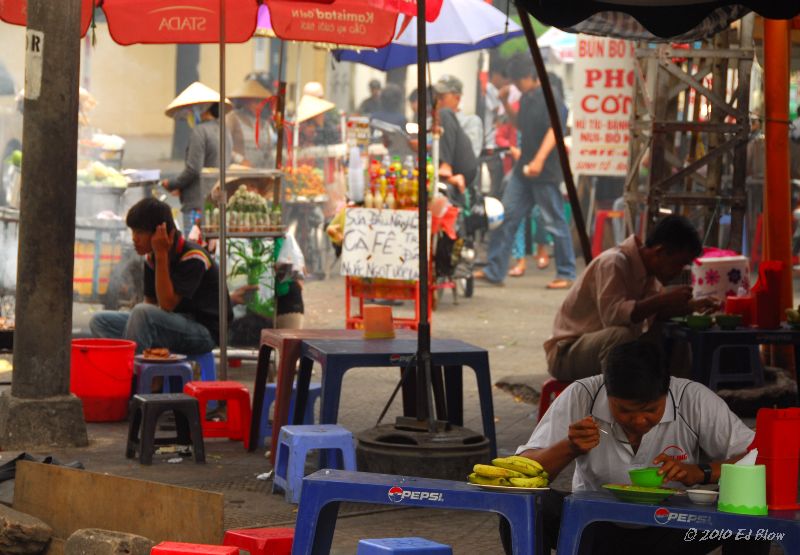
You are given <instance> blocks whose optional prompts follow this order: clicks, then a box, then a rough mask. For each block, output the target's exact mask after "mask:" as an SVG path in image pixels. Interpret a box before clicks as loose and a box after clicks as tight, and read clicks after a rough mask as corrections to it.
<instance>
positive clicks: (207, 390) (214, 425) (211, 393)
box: [183, 381, 250, 449]
mask: <svg viewBox="0 0 800 555" xmlns="http://www.w3.org/2000/svg"><path fill="white" fill-rule="evenodd" d="M183 392H184V393H186V394H187V395H191V396H192V397H194V398H195V399H197V400H198V401H199V402H200V423H201V425H202V427H203V437H227V438H228V439H233V440H237V441H243V442H244V448H245V449H247V448H248V447H249V443H250V392H249V391H247V388H246V387H245V386H243V385H242V384H240V383H239V382H232V381H228V382H217V381H214V382H189V383H187V384H186V385H185V386H184V387H183ZM209 401H227V403H228V419H227V420H224V421H222V422H212V421H209V420H206V404H207V403H208V402H209Z"/></svg>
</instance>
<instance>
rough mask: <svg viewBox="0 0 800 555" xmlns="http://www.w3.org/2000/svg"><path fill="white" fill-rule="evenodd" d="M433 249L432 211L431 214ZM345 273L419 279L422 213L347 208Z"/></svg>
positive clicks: (343, 249) (343, 268)
mask: <svg viewBox="0 0 800 555" xmlns="http://www.w3.org/2000/svg"><path fill="white" fill-rule="evenodd" d="M428 220H429V221H428V230H429V231H428V233H429V237H428V248H429V249H430V244H431V242H430V228H431V227H430V214H429V215H428ZM342 275H345V276H358V277H366V278H386V279H406V280H418V279H419V213H418V212H417V211H416V210H377V209H374V208H349V209H347V211H346V212H345V224H344V241H343V242H342Z"/></svg>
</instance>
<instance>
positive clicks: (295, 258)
mask: <svg viewBox="0 0 800 555" xmlns="http://www.w3.org/2000/svg"><path fill="white" fill-rule="evenodd" d="M276 263H277V265H278V267H279V268H280V267H281V266H284V267H287V266H288V267H290V268H291V272H290V273H291V275H293V276H298V277H299V278H300V279H302V278H303V277H304V270H305V267H306V259H305V257H304V256H303V251H302V250H300V245H299V244H298V243H297V239H295V238H294V235H293V234H292V233H287V234H286V237H285V239H284V241H283V246H282V247H281V252H279V253H278V259H277V261H276Z"/></svg>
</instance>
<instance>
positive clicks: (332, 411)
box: [295, 339, 497, 458]
mask: <svg viewBox="0 0 800 555" xmlns="http://www.w3.org/2000/svg"><path fill="white" fill-rule="evenodd" d="M416 353H417V341H416V339H414V340H409V339H370V340H366V339H361V340H357V341H352V340H350V341H343V340H311V339H309V340H304V341H303V344H302V358H301V360H300V373H299V375H298V378H297V398H296V401H295V412H296V414H299V415H302V414H303V411H304V410H305V404H306V397H307V392H308V384H309V383H310V381H311V368H312V367H313V363H314V362H317V363H319V364H320V365H321V366H322V399H321V402H320V423H321V424H336V419H337V415H338V413H339V399H340V396H341V390H342V380H343V378H344V374H345V372H347V371H348V370H350V369H351V368H369V367H378V368H385V367H401V368H403V367H406V366H408V365H409V364H410V363H411V362H412V360H413V359H414V357H415V355H416ZM464 366H468V367H470V368H472V370H473V371H474V372H475V377H476V379H477V382H478V396H479V399H480V407H481V419H482V421H483V435H485V436H486V437H487V438H488V439H489V444H490V448H491V456H492V458H494V457H496V456H497V442H496V438H495V428H494V404H493V401H492V379H491V375H490V371H489V353H488V352H487V351H486V349H482V348H480V347H476V346H474V345H470V344H469V343H465V342H463V341H460V340H458V339H433V340H432V341H431V367H432V368H431V371H432V378H433V380H434V382H437V381H439V376H441V374H440V373H439V372H438V371H436V370H438V368H437V367H443V368H444V383H443V384H441V383H440V384H439V385H440V386H443V389H444V392H445V400H444V403H441V402H439V403H437V405H438V406H437V408H436V411H437V413H438V414H440V415H442V414H444V415H446V417H447V420H448V421H449V422H450V423H451V424H454V425H457V426H460V425H462V424H463V420H464V418H463V405H464V401H463V375H462V374H463V367H464ZM435 369H436V370H435ZM436 385H437V384H436V383H434V387H436ZM439 389H442V387H440V388H439ZM298 411H299V412H298Z"/></svg>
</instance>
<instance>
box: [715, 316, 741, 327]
mask: <svg viewBox="0 0 800 555" xmlns="http://www.w3.org/2000/svg"><path fill="white" fill-rule="evenodd" d="M714 320H716V322H717V325H718V326H719V327H720V328H721V329H723V330H734V329H736V328H738V327H739V326H741V325H742V315H741V314H717V315H716V316H714Z"/></svg>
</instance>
